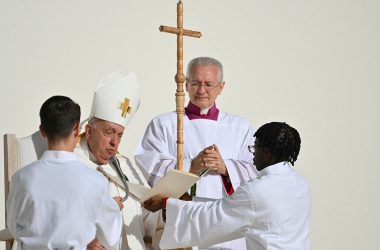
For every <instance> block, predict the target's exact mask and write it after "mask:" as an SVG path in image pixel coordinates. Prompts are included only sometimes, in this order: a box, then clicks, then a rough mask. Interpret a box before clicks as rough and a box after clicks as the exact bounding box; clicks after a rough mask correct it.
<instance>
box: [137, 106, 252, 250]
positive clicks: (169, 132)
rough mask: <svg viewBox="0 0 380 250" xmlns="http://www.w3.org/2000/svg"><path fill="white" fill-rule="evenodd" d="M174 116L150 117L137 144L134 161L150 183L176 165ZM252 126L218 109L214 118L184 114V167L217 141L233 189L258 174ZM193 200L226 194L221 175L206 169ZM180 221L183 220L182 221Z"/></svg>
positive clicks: (239, 244)
mask: <svg viewBox="0 0 380 250" xmlns="http://www.w3.org/2000/svg"><path fill="white" fill-rule="evenodd" d="M176 133H177V115H176V113H175V112H170V113H166V114H163V115H160V116H157V117H155V118H153V120H152V121H151V122H150V123H149V125H148V127H147V129H146V131H145V134H144V137H143V138H142V141H141V143H140V144H139V146H138V148H137V150H136V153H135V160H136V163H137V165H138V166H139V167H140V168H141V170H142V171H143V173H144V175H145V177H146V178H147V180H148V183H149V185H150V186H153V185H154V184H155V183H156V182H157V181H158V180H159V179H161V178H162V177H163V176H165V175H166V173H167V172H168V171H169V170H170V169H173V168H175V165H176V156H177V144H176V140H177V136H176ZM253 134H254V129H253V128H252V127H251V125H250V124H249V122H248V121H247V120H245V119H243V118H241V117H238V116H235V115H231V114H227V113H223V112H219V116H218V119H217V121H214V120H209V119H192V120H190V119H189V118H188V117H187V116H186V115H184V154H183V155H184V170H185V171H189V168H190V164H191V161H192V159H194V158H195V157H196V156H197V155H198V154H199V152H200V151H202V150H203V149H204V148H206V147H208V146H211V145H212V144H216V145H217V146H218V148H219V151H220V154H221V156H222V158H223V160H224V163H225V165H226V167H227V170H228V175H229V178H230V180H231V183H232V186H233V188H234V190H236V189H237V187H238V186H240V184H241V183H244V182H246V181H249V180H251V179H254V178H256V177H257V171H256V169H255V167H254V166H253V160H252V158H253V155H252V154H251V153H250V152H249V151H248V148H247V147H248V145H253V144H254V138H253ZM196 196H197V197H194V198H195V199H194V198H193V200H204V199H205V198H206V200H207V199H208V200H209V199H213V200H215V199H221V198H223V197H225V196H227V194H226V192H225V189H224V185H223V182H222V178H221V176H220V175H219V174H217V173H215V172H213V171H209V172H208V173H207V174H205V175H204V176H203V177H202V178H201V179H200V180H199V181H198V182H197V189H196ZM183 222H186V220H184V221H183ZM218 247H220V248H228V249H237V250H242V249H245V240H244V239H239V240H235V241H233V242H226V243H223V244H219V245H218Z"/></svg>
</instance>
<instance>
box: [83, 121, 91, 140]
mask: <svg viewBox="0 0 380 250" xmlns="http://www.w3.org/2000/svg"><path fill="white" fill-rule="evenodd" d="M84 132H85V133H86V140H87V141H88V139H89V138H90V137H91V133H92V127H91V125H90V124H86V126H85V127H84Z"/></svg>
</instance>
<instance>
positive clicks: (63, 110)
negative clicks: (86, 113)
mask: <svg viewBox="0 0 380 250" xmlns="http://www.w3.org/2000/svg"><path fill="white" fill-rule="evenodd" d="M40 119H41V128H42V129H43V130H44V132H45V133H46V136H47V137H48V139H49V140H53V141H54V140H55V139H63V138H67V137H68V136H69V135H70V134H71V132H72V131H73V129H74V127H75V125H76V124H77V123H79V120H80V106H79V105H78V104H77V103H75V102H74V101H73V100H71V99H70V98H68V97H66V96H52V97H50V98H49V99H47V100H46V101H45V102H44V103H43V104H42V106H41V109H40Z"/></svg>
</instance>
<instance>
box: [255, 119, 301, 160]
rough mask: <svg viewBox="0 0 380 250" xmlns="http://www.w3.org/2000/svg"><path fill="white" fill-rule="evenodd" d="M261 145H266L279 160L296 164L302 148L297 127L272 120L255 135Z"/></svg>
mask: <svg viewBox="0 0 380 250" xmlns="http://www.w3.org/2000/svg"><path fill="white" fill-rule="evenodd" d="M254 136H255V137H256V139H257V141H258V143H259V145H256V146H259V147H266V148H268V149H269V151H270V152H271V155H272V157H274V159H275V160H276V161H277V162H280V161H287V162H290V163H291V164H292V165H294V162H295V161H296V160H297V157H298V154H299V151H300V148H301V137H300V135H299V133H298V131H297V130H296V129H295V128H292V127H291V126H289V125H288V124H286V123H285V122H270V123H267V124H264V125H263V126H261V127H260V128H259V129H258V130H257V131H256V133H255V135H254Z"/></svg>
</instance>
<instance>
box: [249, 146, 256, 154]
mask: <svg viewBox="0 0 380 250" xmlns="http://www.w3.org/2000/svg"><path fill="white" fill-rule="evenodd" d="M248 151H249V152H250V153H255V145H248Z"/></svg>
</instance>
